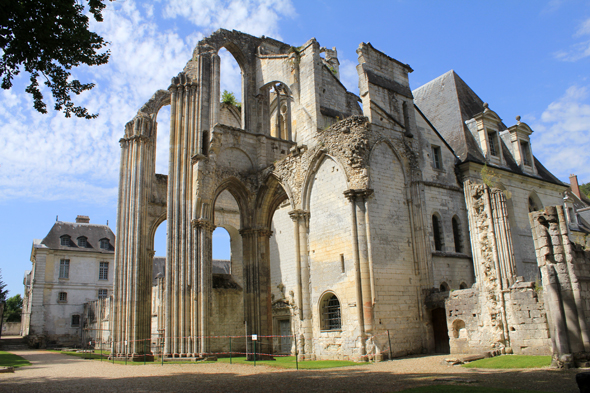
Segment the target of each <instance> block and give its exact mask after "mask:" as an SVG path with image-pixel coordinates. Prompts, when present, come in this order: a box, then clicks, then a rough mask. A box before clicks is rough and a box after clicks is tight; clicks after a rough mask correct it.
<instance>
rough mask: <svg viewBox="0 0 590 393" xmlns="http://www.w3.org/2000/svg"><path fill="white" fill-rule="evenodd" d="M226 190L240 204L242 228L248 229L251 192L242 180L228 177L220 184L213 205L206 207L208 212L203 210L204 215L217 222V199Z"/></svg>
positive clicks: (214, 195)
mask: <svg viewBox="0 0 590 393" xmlns="http://www.w3.org/2000/svg"><path fill="white" fill-rule="evenodd" d="M225 190H227V191H228V192H229V193H230V194H231V195H232V196H233V197H234V199H235V200H236V203H237V204H238V207H239V209H240V226H241V227H242V228H247V227H248V226H249V224H250V211H251V209H250V203H249V201H250V192H249V191H248V189H247V188H246V186H245V185H244V184H243V183H242V182H241V181H240V180H238V179H237V178H235V177H233V176H229V177H226V178H225V179H223V180H222V181H221V182H220V183H219V184H218V186H217V188H216V190H215V192H214V193H213V198H211V201H212V203H211V204H210V205H209V206H207V207H206V209H207V210H208V211H205V208H203V211H202V215H203V216H204V217H211V221H212V222H215V202H216V201H217V197H219V195H220V194H221V193H222V192H223V191H225ZM205 213H207V215H205Z"/></svg>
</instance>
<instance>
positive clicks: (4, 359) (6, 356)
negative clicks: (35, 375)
mask: <svg viewBox="0 0 590 393" xmlns="http://www.w3.org/2000/svg"><path fill="white" fill-rule="evenodd" d="M30 365H31V362H29V361H28V360H27V359H25V358H23V357H20V356H18V355H15V354H12V353H10V352H5V351H0V367H14V368H17V367H23V366H30Z"/></svg>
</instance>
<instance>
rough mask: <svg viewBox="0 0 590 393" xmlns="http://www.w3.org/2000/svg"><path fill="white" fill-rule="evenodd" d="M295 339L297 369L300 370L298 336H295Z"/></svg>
mask: <svg viewBox="0 0 590 393" xmlns="http://www.w3.org/2000/svg"><path fill="white" fill-rule="evenodd" d="M293 338H295V367H296V368H297V370H299V350H298V349H297V335H296V334H294V335H293Z"/></svg>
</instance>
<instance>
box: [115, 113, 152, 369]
mask: <svg viewBox="0 0 590 393" xmlns="http://www.w3.org/2000/svg"><path fill="white" fill-rule="evenodd" d="M151 132H152V121H151V119H150V117H149V116H147V115H142V114H139V115H137V116H136V117H135V118H134V119H133V120H132V121H130V122H129V123H127V125H126V127H125V137H124V138H122V139H121V140H120V143H121V171H120V176H119V204H118V207H117V234H118V236H117V240H116V247H115V269H114V282H115V285H114V302H115V304H114V318H113V329H112V331H113V356H115V357H121V356H131V357H132V358H135V357H138V356H140V355H141V356H143V354H144V353H146V352H149V350H150V346H149V341H148V340H150V338H151V302H150V299H151V290H152V277H151V276H152V258H151V257H150V254H149V250H148V248H147V241H146V240H147V236H146V232H147V228H146V221H147V206H148V190H149V189H150V186H151V180H152V174H153V172H152V169H153V162H154V156H155V152H154V143H153V141H152V140H151V138H150V137H151Z"/></svg>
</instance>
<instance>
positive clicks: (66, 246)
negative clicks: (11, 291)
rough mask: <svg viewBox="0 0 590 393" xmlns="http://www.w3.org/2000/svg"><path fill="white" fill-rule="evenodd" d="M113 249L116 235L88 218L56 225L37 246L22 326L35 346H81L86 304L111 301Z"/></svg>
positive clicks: (27, 285) (27, 286) (35, 242)
mask: <svg viewBox="0 0 590 393" xmlns="http://www.w3.org/2000/svg"><path fill="white" fill-rule="evenodd" d="M114 244H115V235H114V234H113V231H111V229H110V228H109V227H108V226H107V225H98V224H91V223H90V219H89V218H88V217H87V216H78V217H76V222H75V223H73V222H63V221H56V222H55V224H54V225H53V227H52V228H51V230H50V231H49V233H48V234H47V236H45V238H44V239H43V240H38V239H35V240H34V241H33V248H32V250H31V262H32V268H31V270H30V271H27V272H26V273H25V279H24V284H25V290H24V298H23V312H22V324H21V334H22V335H23V336H27V337H28V338H29V343H30V344H31V345H33V346H36V345H40V346H45V345H80V344H81V339H82V330H83V314H84V303H86V302H88V301H91V300H94V299H97V298H108V297H109V296H111V295H112V291H113V262H114V254H115V249H114Z"/></svg>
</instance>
